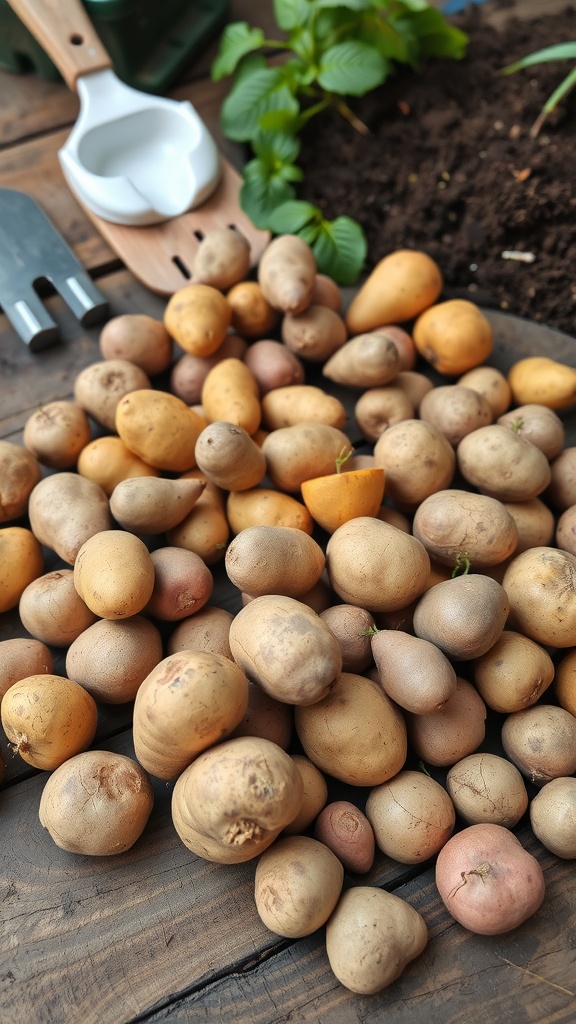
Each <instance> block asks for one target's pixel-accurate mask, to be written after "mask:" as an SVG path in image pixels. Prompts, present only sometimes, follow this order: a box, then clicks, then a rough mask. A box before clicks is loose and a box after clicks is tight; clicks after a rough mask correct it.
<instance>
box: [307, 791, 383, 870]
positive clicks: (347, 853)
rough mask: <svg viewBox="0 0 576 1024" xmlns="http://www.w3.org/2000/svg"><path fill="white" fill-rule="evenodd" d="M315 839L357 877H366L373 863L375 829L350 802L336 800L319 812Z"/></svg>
mask: <svg viewBox="0 0 576 1024" xmlns="http://www.w3.org/2000/svg"><path fill="white" fill-rule="evenodd" d="M314 838H315V839H318V840H320V842H321V843H324V845H325V846H327V847H328V848H329V849H330V850H332V852H333V853H335V854H336V856H337V857H338V860H340V861H342V864H343V865H344V868H345V869H346V871H351V872H352V873H353V874H355V875H363V874H365V873H366V872H367V871H369V870H370V868H371V867H372V864H373V863H374V849H375V845H376V844H375V841H374V830H373V828H372V825H371V824H370V822H369V821H368V818H367V817H366V815H365V814H363V813H362V811H361V810H360V809H359V808H358V807H356V805H355V804H353V803H351V802H350V801H349V800H334V801H333V802H332V803H330V804H327V805H326V807H324V809H323V810H322V811H320V814H319V815H318V817H317V818H316V823H315V825H314Z"/></svg>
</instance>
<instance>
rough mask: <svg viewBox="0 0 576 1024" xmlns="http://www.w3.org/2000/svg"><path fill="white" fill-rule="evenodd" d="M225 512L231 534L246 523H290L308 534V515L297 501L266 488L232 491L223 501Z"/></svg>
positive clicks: (258, 524)
mask: <svg viewBox="0 0 576 1024" xmlns="http://www.w3.org/2000/svg"><path fill="white" fill-rule="evenodd" d="M226 515H227V516H228V522H229V523H230V529H231V530H232V532H233V533H240V531H241V530H246V529H247V528H248V527H249V526H290V527H292V528H293V529H295V530H303V532H304V533H307V534H309V535H310V534H311V533H312V530H313V528H314V523H313V520H312V516H311V515H310V513H309V511H308V509H307V508H306V506H305V505H303V504H302V502H301V501H297V500H296V498H293V497H292V496H291V495H289V494H283V493H282V492H281V491H276V490H274V489H273V488H270V487H251V488H249V489H248V490H246V491H232V492H231V493H230V494H229V495H228V498H227V501H226Z"/></svg>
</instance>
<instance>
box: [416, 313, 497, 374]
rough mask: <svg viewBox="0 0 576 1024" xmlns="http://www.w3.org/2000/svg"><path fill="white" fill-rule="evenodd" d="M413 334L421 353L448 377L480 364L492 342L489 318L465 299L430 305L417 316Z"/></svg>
mask: <svg viewBox="0 0 576 1024" xmlns="http://www.w3.org/2000/svg"><path fill="white" fill-rule="evenodd" d="M412 336H413V338H414V344H415V345H416V348H417V350H418V352H419V353H420V355H421V356H423V357H424V359H426V360H427V362H429V363H430V364H431V365H432V366H433V367H434V369H435V370H437V371H438V373H442V374H444V375H445V376H447V377H456V376H460V375H461V374H463V373H466V371H467V370H471V369H473V367H475V366H479V365H480V363H483V362H485V361H486V359H488V357H489V355H490V354H491V352H492V348H493V346H494V335H493V331H492V326H491V324H490V321H489V320H488V319H487V318H486V317H485V316H484V314H483V313H482V311H481V310H480V308H479V307H478V306H476V304H475V303H473V302H469V301H468V300H467V299H448V300H447V301H445V302H439V303H437V304H436V305H434V306H430V307H429V308H428V309H427V310H425V312H423V313H421V314H420V316H419V317H418V319H417V320H416V323H415V324H414V330H413V333H412Z"/></svg>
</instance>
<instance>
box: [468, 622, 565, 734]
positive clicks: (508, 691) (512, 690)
mask: <svg viewBox="0 0 576 1024" xmlns="http://www.w3.org/2000/svg"><path fill="white" fill-rule="evenodd" d="M472 678H473V682H474V685H475V687H476V689H477V690H478V692H479V694H480V695H481V697H482V699H483V700H484V701H485V703H486V704H487V705H488V707H490V708H492V709H493V710H494V711H499V712H500V713H502V714H509V713H510V712H511V711H522V709H523V708H526V707H531V706H532V705H533V704H535V703H536V701H538V700H539V699H540V697H541V696H542V694H543V693H545V691H546V690H547V689H548V687H549V686H550V685H551V683H552V681H553V679H554V662H553V661H552V658H551V657H550V654H549V653H548V651H547V650H546V649H545V648H544V647H541V646H540V644H537V643H536V642H535V641H534V640H531V639H530V637H527V636H525V635H524V633H518V632H516V631H515V630H513V629H505V630H504V631H503V632H502V633H501V635H500V637H499V639H498V640H497V641H496V643H495V644H494V646H493V647H491V648H490V650H489V651H487V652H486V654H484V655H482V657H480V658H477V659H476V660H475V661H474V662H473V663H472Z"/></svg>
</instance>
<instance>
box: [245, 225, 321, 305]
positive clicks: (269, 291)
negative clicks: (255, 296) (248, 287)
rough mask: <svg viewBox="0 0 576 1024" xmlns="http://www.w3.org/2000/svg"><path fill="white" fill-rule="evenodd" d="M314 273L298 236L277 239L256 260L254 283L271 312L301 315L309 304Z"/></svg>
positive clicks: (310, 256) (309, 253)
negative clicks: (258, 259) (257, 262)
mask: <svg viewBox="0 0 576 1024" xmlns="http://www.w3.org/2000/svg"><path fill="white" fill-rule="evenodd" d="M316 273H317V270H316V261H315V259H314V255H313V253H312V249H311V248H310V246H309V245H308V243H307V242H305V241H304V240H303V239H302V238H300V237H299V236H298V235H277V236H276V238H273V239H272V241H271V242H270V243H269V245H268V246H267V247H266V249H265V250H264V252H263V253H262V256H261V257H260V262H259V264H258V283H259V285H260V287H261V289H262V292H263V294H264V297H265V299H266V300H267V301H268V302H269V303H270V305H271V306H272V307H273V308H274V309H277V310H280V311H281V312H282V313H301V312H302V310H304V309H307V307H308V306H309V305H310V303H311V301H312V292H313V290H314V286H315V284H316Z"/></svg>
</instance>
